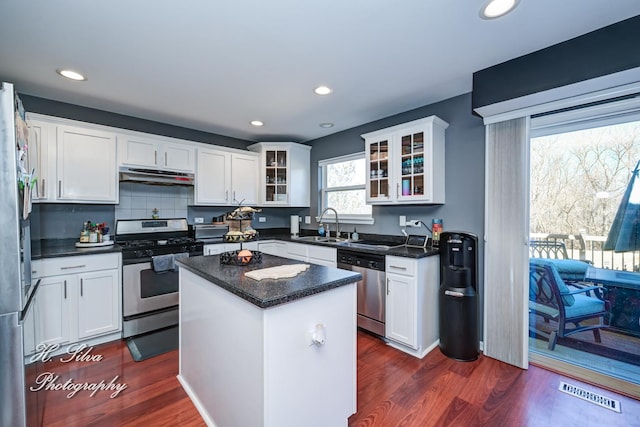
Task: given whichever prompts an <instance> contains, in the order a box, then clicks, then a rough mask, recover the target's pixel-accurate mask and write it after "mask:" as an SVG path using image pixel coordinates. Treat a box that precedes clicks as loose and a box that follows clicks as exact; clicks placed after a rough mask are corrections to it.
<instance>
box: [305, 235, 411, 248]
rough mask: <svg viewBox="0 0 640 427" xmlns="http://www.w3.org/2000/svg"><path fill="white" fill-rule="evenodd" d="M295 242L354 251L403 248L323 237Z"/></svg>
mask: <svg viewBox="0 0 640 427" xmlns="http://www.w3.org/2000/svg"><path fill="white" fill-rule="evenodd" d="M293 241H297V242H316V243H326V244H330V245H336V246H340V247H342V248H354V249H374V250H378V251H388V250H389V249H392V248H398V247H401V246H404V245H403V244H394V243H393V242H379V241H375V240H357V241H352V240H349V239H341V238H336V237H325V236H304V237H298V238H297V239H293Z"/></svg>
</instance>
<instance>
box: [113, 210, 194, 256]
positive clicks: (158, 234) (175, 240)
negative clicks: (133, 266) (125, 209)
mask: <svg viewBox="0 0 640 427" xmlns="http://www.w3.org/2000/svg"><path fill="white" fill-rule="evenodd" d="M115 241H116V243H117V244H118V245H120V246H121V247H122V259H123V262H124V263H132V262H148V261H149V259H150V258H151V257H154V256H159V255H167V254H178V253H183V252H187V253H189V254H190V255H201V254H202V251H203V248H204V244H203V243H202V242H198V241H196V240H195V239H194V238H193V237H191V236H189V224H188V223H187V220H186V219H185V218H171V219H153V220H148V219H127V220H118V221H117V223H116V235H115Z"/></svg>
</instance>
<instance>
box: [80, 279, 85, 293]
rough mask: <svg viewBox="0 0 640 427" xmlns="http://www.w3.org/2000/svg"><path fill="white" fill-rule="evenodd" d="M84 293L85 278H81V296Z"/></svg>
mask: <svg viewBox="0 0 640 427" xmlns="http://www.w3.org/2000/svg"><path fill="white" fill-rule="evenodd" d="M83 294H84V279H80V296H83Z"/></svg>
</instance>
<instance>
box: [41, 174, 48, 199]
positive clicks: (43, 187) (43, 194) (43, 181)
mask: <svg viewBox="0 0 640 427" xmlns="http://www.w3.org/2000/svg"><path fill="white" fill-rule="evenodd" d="M44 183H45V179H44V178H42V197H45V195H46V194H47V193H45V192H44V190H45V189H46V187H45V185H44Z"/></svg>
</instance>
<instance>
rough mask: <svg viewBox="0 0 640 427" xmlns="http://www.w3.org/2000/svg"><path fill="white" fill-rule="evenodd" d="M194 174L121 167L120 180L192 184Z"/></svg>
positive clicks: (155, 183)
mask: <svg viewBox="0 0 640 427" xmlns="http://www.w3.org/2000/svg"><path fill="white" fill-rule="evenodd" d="M194 176H195V175H194V174H193V173H188V172H173V171H166V170H157V169H144V168H132V167H124V166H123V167H121V168H120V182H124V181H130V182H139V183H141V184H152V185H189V186H192V185H193V180H194Z"/></svg>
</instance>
